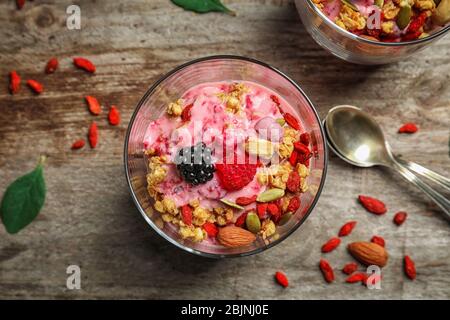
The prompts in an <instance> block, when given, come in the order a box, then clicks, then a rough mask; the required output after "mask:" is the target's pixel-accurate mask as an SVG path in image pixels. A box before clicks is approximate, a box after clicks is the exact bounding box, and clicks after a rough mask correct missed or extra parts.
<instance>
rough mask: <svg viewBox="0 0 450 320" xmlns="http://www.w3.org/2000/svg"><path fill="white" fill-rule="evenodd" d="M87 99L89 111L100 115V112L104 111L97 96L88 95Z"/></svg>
mask: <svg viewBox="0 0 450 320" xmlns="http://www.w3.org/2000/svg"><path fill="white" fill-rule="evenodd" d="M85 99H86V102H87V104H88V108H89V111H90V112H91V113H92V114H93V115H96V116H98V115H99V114H100V112H102V108H101V106H100V103H99V102H98V100H97V98H95V97H93V96H86V97H85Z"/></svg>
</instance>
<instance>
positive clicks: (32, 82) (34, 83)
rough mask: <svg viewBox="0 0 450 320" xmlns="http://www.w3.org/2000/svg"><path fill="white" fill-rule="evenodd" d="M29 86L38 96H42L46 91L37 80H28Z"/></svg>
mask: <svg viewBox="0 0 450 320" xmlns="http://www.w3.org/2000/svg"><path fill="white" fill-rule="evenodd" d="M27 85H28V86H29V87H30V88H31V89H32V90H33V91H34V92H35V93H37V94H41V93H42V91H44V86H43V85H42V84H41V83H39V82H37V81H36V80H31V79H30V80H27Z"/></svg>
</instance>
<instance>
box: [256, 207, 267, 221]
mask: <svg viewBox="0 0 450 320" xmlns="http://www.w3.org/2000/svg"><path fill="white" fill-rule="evenodd" d="M267 206H268V203H257V204H256V213H257V214H258V217H259V218H260V219H262V218H264V215H265V214H266V211H267Z"/></svg>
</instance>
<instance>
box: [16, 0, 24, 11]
mask: <svg viewBox="0 0 450 320" xmlns="http://www.w3.org/2000/svg"><path fill="white" fill-rule="evenodd" d="M16 5H17V9H19V10H20V9H22V8H23V6H24V5H25V0H16Z"/></svg>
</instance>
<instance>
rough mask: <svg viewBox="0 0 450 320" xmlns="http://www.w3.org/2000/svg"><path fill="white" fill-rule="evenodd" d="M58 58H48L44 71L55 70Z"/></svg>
mask: <svg viewBox="0 0 450 320" xmlns="http://www.w3.org/2000/svg"><path fill="white" fill-rule="evenodd" d="M58 65H59V63H58V59H56V58H51V59H50V60H48V62H47V65H46V66H45V73H48V74H49V73H53V72H55V71H56V69H58Z"/></svg>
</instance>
